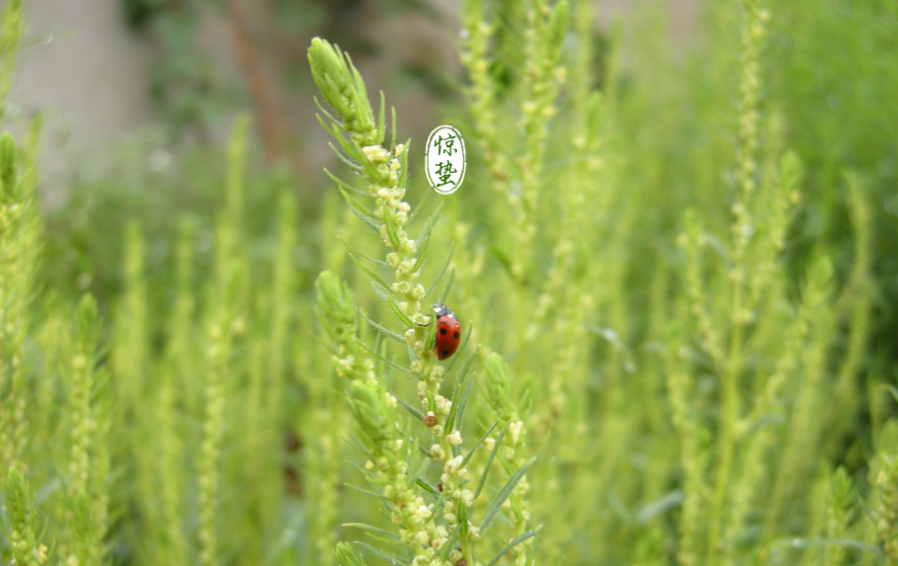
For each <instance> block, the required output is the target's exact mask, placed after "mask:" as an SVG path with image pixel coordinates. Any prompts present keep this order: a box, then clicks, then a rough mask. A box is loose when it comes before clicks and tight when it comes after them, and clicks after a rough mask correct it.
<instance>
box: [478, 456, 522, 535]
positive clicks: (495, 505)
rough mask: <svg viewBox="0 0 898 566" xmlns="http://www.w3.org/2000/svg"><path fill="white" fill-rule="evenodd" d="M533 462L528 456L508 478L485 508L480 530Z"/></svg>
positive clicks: (487, 523) (490, 519)
mask: <svg viewBox="0 0 898 566" xmlns="http://www.w3.org/2000/svg"><path fill="white" fill-rule="evenodd" d="M498 444H499V443H498V442H497V443H496V445H498ZM534 462H536V458H530V459H529V460H527V461H526V462H524V464H523V465H522V466H521V467H520V468H518V470H517V471H516V472H515V473H514V474H512V476H511V477H510V478H509V479H508V483H506V484H505V486H503V487H502V489H500V490H499V493H498V494H497V495H496V497H495V498H494V499H493V501H492V502H491V503H490V505H489V507H487V509H486V514H485V515H484V516H483V521H482V522H481V523H480V532H484V531H486V529H487V527H489V526H490V523H491V522H492V520H493V518H494V517H495V516H496V513H498V512H499V508H500V507H502V504H503V503H505V500H506V499H508V496H509V495H511V491H512V490H513V489H514V487H515V486H516V485H518V482H519V481H521V478H523V477H524V474H526V473H527V470H529V469H530V466H532V465H533V463H534ZM484 475H485V472H484Z"/></svg>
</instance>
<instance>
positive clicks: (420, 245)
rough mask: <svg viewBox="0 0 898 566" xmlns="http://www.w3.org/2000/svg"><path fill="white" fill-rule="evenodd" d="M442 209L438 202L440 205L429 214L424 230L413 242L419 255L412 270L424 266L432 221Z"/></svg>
mask: <svg viewBox="0 0 898 566" xmlns="http://www.w3.org/2000/svg"><path fill="white" fill-rule="evenodd" d="M442 209H443V203H440V206H438V207H437V209H436V211H435V212H434V213H433V214H432V215H431V216H430V220H428V221H427V226H425V227H424V230H422V231H421V235H420V236H418V239H417V241H416V242H415V251H416V253H419V254H420V255H419V256H418V259H417V260H416V261H415V266H414V267H413V268H412V272H415V271H418V270H419V269H421V268H422V267H423V266H424V260H425V259H426V258H427V250H428V248H429V247H430V234H431V231H432V228H433V225H434V223H435V222H436V221H437V219H438V218H439V216H440V212H441V211H442Z"/></svg>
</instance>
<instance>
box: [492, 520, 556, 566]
mask: <svg viewBox="0 0 898 566" xmlns="http://www.w3.org/2000/svg"><path fill="white" fill-rule="evenodd" d="M542 528H543V527H542V525H540V526H538V527H537V528H535V529H533V530H532V531H527V532H526V533H524V534H521V535H518V536H516V537H515V538H513V539H511V542H509V543H508V544H507V545H506V546H505V548H503V549H502V550H500V551H499V554H497V555H495V556H493V559H492V560H490V561H489V562H487V563H486V566H493V564H495V563H496V562H498V561H499V559H500V558H502V557H503V556H505V553H506V552H508V551H509V550H511V549H512V548H514V547H516V546H517V545H519V544H521V543H522V542H524V541H525V540H528V539H531V538H533V537H535V536H536V534H537V533H538V532H539V531H541V530H542Z"/></svg>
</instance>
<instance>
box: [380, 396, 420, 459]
mask: <svg viewBox="0 0 898 566" xmlns="http://www.w3.org/2000/svg"><path fill="white" fill-rule="evenodd" d="M381 385H383V386H384V389H386V390H387V393H389V394H390V395H392V396H393V398H394V399H396V402H397V403H399V404H400V405H402V406H403V407H405V409H406V410H407V411H408V412H409V413H411V415H412V416H413V417H415V418H416V419H418V420H419V421H424V415H423V414H421V411H419V410H418V409H416V408H414V407H412V406H411V405H409V404H408V403H406V402H405V400H404V399H403V398H402V397H400V396H399V395H396V394H395V393H393V391H392V390H391V389H390V388H389V387H387V386H386V385H384V384H383V383H381ZM425 454H428V455H429V452H425Z"/></svg>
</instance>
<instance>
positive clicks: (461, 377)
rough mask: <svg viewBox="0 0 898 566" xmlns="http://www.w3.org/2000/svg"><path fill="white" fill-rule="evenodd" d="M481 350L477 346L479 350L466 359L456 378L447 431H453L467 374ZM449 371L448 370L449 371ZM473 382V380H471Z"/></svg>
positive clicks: (447, 420)
mask: <svg viewBox="0 0 898 566" xmlns="http://www.w3.org/2000/svg"><path fill="white" fill-rule="evenodd" d="M479 350H480V346H478V347H477V350H474V352H472V353H471V355H470V356H468V359H467V360H465V363H464V365H463V366H462V369H461V371H460V372H458V377H457V378H456V379H455V389H454V391H453V392H452V408H451V409H450V410H449V416H448V417H447V418H446V432H447V433H449V432H452V424H453V423H454V422H455V415H456V411H457V410H458V405H459V401H460V399H461V393H462V391H463V390H464V389H463V387H464V385H465V376H466V375H467V374H468V370H469V369H471V364H473V363H474V358H475V357H476V356H477V352H478V351H479ZM447 373H448V372H447ZM471 383H473V381H472V382H471ZM469 395H470V393H469Z"/></svg>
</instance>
